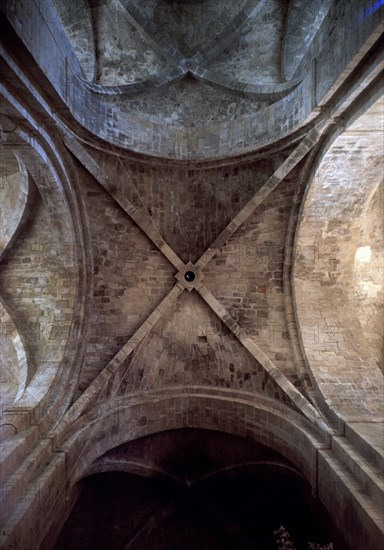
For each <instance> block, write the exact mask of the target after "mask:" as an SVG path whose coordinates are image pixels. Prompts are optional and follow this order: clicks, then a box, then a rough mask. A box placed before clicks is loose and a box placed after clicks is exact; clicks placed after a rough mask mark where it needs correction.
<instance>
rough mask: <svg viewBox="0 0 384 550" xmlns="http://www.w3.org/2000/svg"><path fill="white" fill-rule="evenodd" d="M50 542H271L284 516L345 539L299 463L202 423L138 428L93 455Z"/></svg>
mask: <svg viewBox="0 0 384 550" xmlns="http://www.w3.org/2000/svg"><path fill="white" fill-rule="evenodd" d="M78 483H80V484H81V487H82V491H81V494H80V496H79V498H78V500H77V502H76V504H75V506H74V508H73V510H72V512H71V514H70V516H69V518H68V520H67V522H66V524H65V526H64V528H63V530H62V532H61V534H60V536H59V538H58V540H57V543H56V545H55V547H54V548H55V550H63V549H65V550H71V549H73V550H75V549H76V548H79V547H80V546H81V548H84V549H87V548H89V549H91V548H92V549H93V550H97V549H99V548H100V550H101V549H103V548H106V547H108V548H110V549H111V550H113V549H114V548H116V549H117V548H119V549H120V548H121V549H123V548H124V549H130V550H134V549H140V550H144V549H145V550H147V549H148V550H149V549H151V550H153V549H158V550H170V549H171V548H172V549H176V548H187V549H189V550H200V549H202V548H207V549H208V548H209V549H210V550H215V549H217V550H224V549H228V550H235V549H240V548H244V549H251V548H263V549H265V550H267V549H269V548H270V549H275V548H277V545H276V544H275V539H276V537H275V535H274V531H275V530H277V529H278V528H279V527H280V525H281V524H283V525H284V526H285V527H286V528H287V529H288V531H289V532H290V533H291V535H292V538H293V539H294V540H295V542H296V544H297V545H298V547H299V548H301V547H302V548H306V546H307V544H306V543H307V541H316V542H322V543H324V544H325V543H327V542H329V541H331V540H332V541H333V542H334V543H337V544H336V548H338V549H343V548H345V549H346V548H348V547H347V546H346V544H345V542H344V541H343V540H342V539H341V537H340V535H339V534H338V533H337V530H336V529H335V527H334V526H333V525H332V522H331V520H330V517H329V516H328V515H327V513H326V512H325V510H324V508H323V507H322V505H321V503H320V502H319V501H318V499H316V498H315V497H313V495H312V494H311V489H310V485H309V483H308V482H307V481H306V480H305V479H304V478H303V476H302V475H301V474H300V472H299V471H298V469H297V468H296V467H295V466H294V465H293V464H292V463H291V462H290V461H288V460H286V459H285V458H284V457H283V456H281V455H280V454H279V453H277V452H276V451H274V450H272V449H271V448H269V447H267V446H266V445H263V444H260V443H257V442H255V441H251V440H248V439H246V438H242V437H239V436H234V435H230V434H227V433H223V432H219V431H217V430H205V429H196V428H195V429H190V428H184V429H178V430H167V431H164V432H160V433H156V434H152V435H149V436H144V437H142V438H139V439H136V440H134V441H131V442H129V443H125V444H123V445H120V446H118V447H116V448H114V449H111V450H110V451H108V452H107V453H105V454H104V455H102V456H101V457H99V458H98V459H97V460H96V461H94V463H92V464H91V465H90V467H89V468H88V469H87V471H86V472H85V478H83V479H82V480H81V481H80V482H78Z"/></svg>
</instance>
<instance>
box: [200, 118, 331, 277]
mask: <svg viewBox="0 0 384 550" xmlns="http://www.w3.org/2000/svg"><path fill="white" fill-rule="evenodd" d="M326 128H327V124H326V123H323V124H322V125H321V126H320V127H319V128H315V129H313V130H311V131H310V132H309V134H308V135H307V136H306V137H305V138H304V139H303V140H302V141H301V142H300V143H299V145H298V146H297V147H296V148H295V149H294V150H293V151H292V153H291V154H290V155H289V157H288V158H287V159H286V160H285V161H284V162H283V163H282V164H281V165H280V166H279V168H278V169H277V170H276V171H275V172H274V173H273V174H272V176H271V177H270V178H268V180H267V181H266V182H265V183H264V185H263V186H262V187H261V188H260V189H259V190H258V191H257V192H256V193H255V195H254V196H253V197H252V198H251V199H250V200H249V201H248V202H247V204H246V205H245V206H244V207H243V208H242V209H241V210H240V212H239V213H238V214H236V216H235V217H234V218H233V220H232V221H231V222H230V223H229V224H228V225H227V227H226V228H225V229H224V230H223V231H222V232H221V233H220V235H219V236H218V237H217V239H216V240H215V241H214V242H213V243H212V244H211V246H210V247H209V248H208V249H207V250H206V251H205V252H204V254H203V255H202V256H201V257H200V259H199V260H198V261H197V262H196V264H195V265H196V266H198V267H199V268H200V269H203V268H204V267H205V266H206V265H207V264H208V262H210V260H212V258H213V257H214V256H216V254H217V253H218V252H219V250H220V248H221V247H222V246H223V245H224V244H225V243H226V242H227V241H228V239H229V238H230V237H231V236H232V235H233V234H234V233H235V232H236V231H237V230H238V229H239V227H240V226H241V225H242V224H243V223H244V222H245V221H247V220H248V219H249V218H250V216H252V214H253V213H254V211H255V210H256V208H257V207H258V206H260V204H261V203H262V202H263V201H264V200H265V199H266V198H267V197H268V195H270V193H272V191H273V190H274V189H276V187H277V186H278V185H279V184H280V183H281V182H282V181H283V179H284V178H285V177H286V176H287V175H288V174H289V173H290V172H291V171H292V170H293V169H294V168H295V166H297V164H298V163H299V162H300V161H301V160H302V159H303V158H304V157H305V155H306V154H307V153H308V152H309V151H310V150H311V149H312V147H313V146H314V145H315V144H316V143H317V141H318V140H319V138H320V137H321V135H322V133H323V132H324V130H325V129H326Z"/></svg>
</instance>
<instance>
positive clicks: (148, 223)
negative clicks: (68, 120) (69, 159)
mask: <svg viewBox="0 0 384 550" xmlns="http://www.w3.org/2000/svg"><path fill="white" fill-rule="evenodd" d="M63 139H64V143H65V145H66V146H67V147H68V149H69V150H70V151H71V152H72V153H73V155H75V157H76V158H77V159H78V160H79V161H80V162H81V163H82V164H83V165H84V167H85V168H86V169H87V170H88V171H89V173H90V174H92V176H93V177H94V178H95V179H96V180H97V181H98V182H99V183H100V185H101V186H102V187H103V188H104V189H105V190H106V191H107V192H108V193H109V194H110V195H111V197H113V198H114V199H115V201H116V202H117V204H118V205H119V206H120V207H121V208H122V209H123V210H124V211H125V212H126V213H127V214H128V216H129V217H130V218H131V219H132V220H133V221H134V222H135V223H136V225H138V226H139V227H140V229H141V230H142V231H143V233H144V234H145V235H146V236H147V237H148V239H150V240H151V241H152V242H153V243H154V244H155V245H156V246H157V248H158V249H159V250H160V252H162V254H164V256H165V257H166V258H167V260H168V261H169V262H170V263H171V264H172V265H173V266H174V267H175V268H176V269H177V270H178V271H180V270H181V269H182V268H183V267H185V266H184V263H183V262H182V260H180V258H179V257H178V256H177V254H176V253H175V252H174V251H173V250H172V248H171V247H170V246H169V245H168V244H167V243H166V242H165V241H164V239H163V237H162V236H161V235H160V233H159V231H158V229H157V227H156V226H155V224H154V223H153V221H152V218H151V216H150V215H149V214H148V212H147V210H146V209H145V207H144V206H141V205H139V203H140V202H141V199H140V197H139V194H138V192H137V190H136V189H135V187H134V186H133V184H132V183H131V182H130V181H129V180H127V185H126V189H127V191H128V195H129V198H127V197H125V196H123V195H122V194H121V192H120V191H119V189H117V188H116V186H115V185H114V184H113V182H112V181H111V180H110V178H109V177H108V176H106V175H103V174H102V171H101V169H100V166H99V165H98V164H97V162H96V161H95V160H94V159H93V158H92V157H91V155H90V154H89V153H88V151H86V149H85V148H84V147H83V146H82V145H81V144H80V143H79V142H78V140H77V139H75V138H74V137H73V136H70V135H69V134H66V135H65V136H63Z"/></svg>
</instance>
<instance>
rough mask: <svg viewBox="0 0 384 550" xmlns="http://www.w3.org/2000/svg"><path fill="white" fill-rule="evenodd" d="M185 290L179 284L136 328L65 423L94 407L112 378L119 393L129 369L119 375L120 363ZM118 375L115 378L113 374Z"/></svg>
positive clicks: (112, 390) (114, 390)
mask: <svg viewBox="0 0 384 550" xmlns="http://www.w3.org/2000/svg"><path fill="white" fill-rule="evenodd" d="M182 292H183V289H182V288H180V287H179V286H178V285H177V284H176V285H175V286H174V287H173V288H172V290H171V291H170V292H169V293H168V294H167V296H166V297H165V298H164V299H163V300H162V301H161V302H160V304H159V305H158V306H157V307H156V308H155V309H154V310H153V311H152V313H151V314H150V315H149V316H148V317H147V319H146V320H145V321H144V322H143V323H142V325H141V326H140V327H139V328H138V329H137V330H136V332H135V333H134V334H133V335H132V336H131V337H130V338H129V340H128V341H127V342H126V343H125V344H124V346H123V347H122V348H121V349H120V350H119V351H118V352H117V353H116V355H115V356H114V357H113V358H112V359H111V361H110V362H109V363H108V364H107V365H106V366H105V367H104V369H103V370H102V371H101V372H100V374H99V375H98V376H97V377H96V378H95V379H94V381H93V382H92V383H91V384H90V386H89V387H88V388H87V390H85V392H84V393H83V394H82V395H81V396H80V397H79V399H78V400H77V401H76V403H75V404H74V405H73V406H72V408H71V409H70V410H69V411H68V412H67V413H66V414H65V415H64V417H63V419H62V423H63V425H64V426H65V425H67V424H68V423H71V422H73V420H74V419H75V418H77V417H79V416H80V415H81V414H82V413H83V411H84V410H88V409H90V408H91V407H92V405H93V404H94V402H95V400H97V399H98V397H99V396H100V392H101V391H102V390H103V389H107V388H108V383H109V382H110V381H111V380H112V388H111V391H110V395H109V397H110V396H111V395H114V394H116V393H117V391H118V389H119V387H120V384H121V383H122V381H123V380H124V377H125V375H126V373H127V371H128V369H129V367H127V369H125V371H124V372H123V373H122V375H121V376H117V371H118V369H119V367H120V365H121V364H122V363H123V362H124V361H125V360H126V359H127V357H128V356H129V355H130V354H131V353H132V352H133V351H134V350H135V349H136V348H137V346H138V345H139V344H140V343H141V342H142V341H143V340H144V338H145V337H146V336H147V335H148V334H149V333H150V331H151V330H152V327H153V326H154V325H155V323H157V321H158V320H159V319H160V317H161V316H162V315H163V313H164V312H165V311H166V310H167V309H168V308H169V307H171V306H172V305H173V304H174V303H175V302H176V300H177V298H178V296H179V295H180V294H181V293H182ZM114 375H116V377H115V378H113V376H114Z"/></svg>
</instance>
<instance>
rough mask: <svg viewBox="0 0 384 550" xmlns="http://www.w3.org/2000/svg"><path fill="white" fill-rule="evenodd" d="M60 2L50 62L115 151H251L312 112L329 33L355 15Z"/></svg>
mask: <svg viewBox="0 0 384 550" xmlns="http://www.w3.org/2000/svg"><path fill="white" fill-rule="evenodd" d="M53 5H54V7H55V9H56V13H57V16H58V19H59V22H58V21H57V20H56V16H55V15H54V13H47V14H46V15H45V19H46V22H47V24H48V27H49V32H50V34H51V37H54V42H55V44H54V45H52V46H53V47H52V54H53V52H54V49H56V48H57V49H58V51H57V53H56V54H53V55H56V56H57V57H58V59H59V58H60V57H63V59H62V60H61V59H60V61H59V62H58V65H56V69H54V68H53V67H52V65H51V61H50V60H48V59H47V60H42V61H43V65H44V64H45V63H47V67H46V72H47V75H48V76H49V78H51V81H53V82H54V83H55V86H56V89H57V90H58V91H59V93H60V94H61V95H62V96H63V97H64V99H65V101H66V102H67V103H68V102H69V104H70V108H71V110H73V112H74V114H75V116H76V118H78V120H80V119H81V120H82V123H85V125H86V126H87V127H89V128H90V129H92V131H94V132H96V133H97V134H99V135H100V137H102V138H103V139H105V138H106V139H108V140H111V139H112V141H113V142H114V143H116V144H119V145H123V146H126V145H128V146H129V147H132V148H133V149H134V150H140V151H141V152H147V153H149V154H155V155H156V156H175V155H176V156H177V157H181V158H184V157H185V158H188V157H196V156H201V155H202V154H203V153H202V151H203V150H204V156H206V157H207V156H224V155H226V154H228V153H230V154H235V153H236V152H237V151H238V152H240V151H242V150H252V148H255V142H256V141H258V142H259V145H260V144H261V143H260V142H262V141H264V143H268V142H270V141H271V140H272V139H274V138H272V135H274V134H275V133H276V132H277V131H278V132H279V133H280V135H281V134H282V133H288V132H289V131H290V130H291V129H292V127H293V126H295V125H298V124H299V123H300V122H301V121H302V120H303V119H304V118H305V117H306V116H309V113H310V110H311V109H312V108H313V107H314V105H312V103H313V102H316V101H317V98H316V95H318V97H319V98H320V97H321V96H322V95H323V94H324V91H325V89H326V88H329V87H330V85H331V84H332V79H333V75H332V74H328V73H327V72H324V70H323V68H322V67H323V63H328V61H327V60H326V56H327V55H329V54H325V51H324V45H326V44H327V42H326V40H327V39H325V37H326V36H328V35H332V34H333V33H335V32H336V33H337V32H338V31H337V30H336V31H335V21H336V18H337V17H339V16H340V14H341V15H342V16H345V17H346V18H349V17H352V15H351V13H350V10H344V8H340V6H339V5H336V4H335V3H333V2H332V0H318V1H316V2H311V3H308V2H304V1H303V0H292V1H291V2H288V1H287V0H239V1H237V2H232V1H230V0H223V1H220V2H216V1H215V0H207V1H205V2H175V1H172V2H170V1H166V0H146V1H144V2H141V1H140V2H139V1H135V0H90V1H88V0H87V1H85V0H82V1H81V2H77V3H74V2H59V1H54V2H53ZM48 11H49V10H48ZM344 12H345V13H344ZM320 29H322V32H319V31H320ZM63 31H64V32H63ZM44 41H45V39H44ZM41 47H43V45H42V46H41ZM40 55H41V50H40V51H39V50H36V53H35V57H36V56H37V58H38V57H39V56H40ZM64 58H65V61H64ZM315 59H318V61H316V63H317V64H318V67H317V68H316V71H318V73H319V74H318V75H317V76H314V73H313V71H314V68H313V66H312V65H313V63H314V62H315V61H314V60H315ZM62 61H64V63H65V65H66V70H65V74H64V73H62V72H61V68H60V63H62ZM51 72H52V74H51ZM312 73H313V74H312ZM316 79H318V83H316ZM81 96H83V99H82V105H87V107H88V109H89V112H88V113H87V112H84V111H83V112H81V110H82V108H81V105H80V104H79V105H77V106H76V104H77V102H78V101H79V99H80V97H81ZM307 96H308V97H307ZM311 96H313V97H311ZM101 112H102V113H103V116H106V117H107V119H108V124H107V127H104V128H99V127H98V123H97V120H98V118H99V117H100V114H101ZM257 113H260V115H261V116H257ZM284 115H285V118H284ZM274 118H276V122H275V125H273V124H272V123H270V122H269V121H270V120H271V119H274ZM136 125H137V127H138V130H137V131H135V126H136ZM275 126H276V127H275ZM132 134H134V137H133V135H132Z"/></svg>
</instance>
